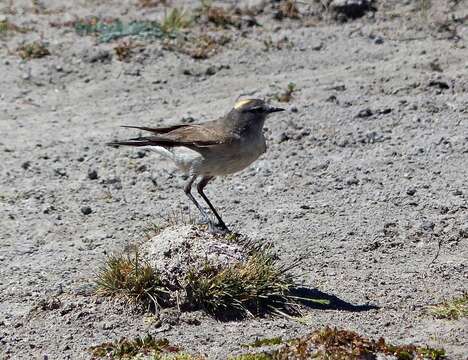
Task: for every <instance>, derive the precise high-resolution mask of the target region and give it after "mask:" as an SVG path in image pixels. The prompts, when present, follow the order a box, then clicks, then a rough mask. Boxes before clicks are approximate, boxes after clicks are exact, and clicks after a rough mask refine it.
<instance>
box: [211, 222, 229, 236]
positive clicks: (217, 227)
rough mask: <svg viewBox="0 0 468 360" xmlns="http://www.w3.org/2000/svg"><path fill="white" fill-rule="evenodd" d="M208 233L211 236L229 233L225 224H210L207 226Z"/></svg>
mask: <svg viewBox="0 0 468 360" xmlns="http://www.w3.org/2000/svg"><path fill="white" fill-rule="evenodd" d="M208 231H209V232H210V233H211V234H213V235H226V234H229V233H230V232H231V231H230V230H229V229H228V227H227V226H226V224H224V223H223V224H215V223H213V222H210V223H209V224H208Z"/></svg>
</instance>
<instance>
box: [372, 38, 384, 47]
mask: <svg viewBox="0 0 468 360" xmlns="http://www.w3.org/2000/svg"><path fill="white" fill-rule="evenodd" d="M383 43H384V39H383V37H381V36H377V37H376V38H375V39H374V44H376V45H382V44H383Z"/></svg>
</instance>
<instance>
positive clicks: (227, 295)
mask: <svg viewBox="0 0 468 360" xmlns="http://www.w3.org/2000/svg"><path fill="white" fill-rule="evenodd" d="M289 269H290V268H288V269H287V268H284V267H281V266H278V265H277V263H276V260H275V259H274V258H273V257H272V256H270V255H266V254H264V253H254V254H252V255H251V256H250V257H249V258H248V259H247V260H246V261H244V262H241V263H238V264H234V265H230V266H228V267H227V268H224V269H218V268H216V267H213V266H211V265H210V264H207V265H206V266H205V268H204V269H202V270H198V269H193V270H192V271H190V272H189V274H188V276H187V286H186V291H187V297H188V299H189V301H190V303H192V304H194V305H195V306H196V307H199V308H202V309H204V310H205V311H206V312H207V313H209V314H211V315H213V316H216V317H222V318H231V317H232V318H241V317H245V316H247V315H250V316H253V315H261V314H262V313H268V312H273V313H275V312H276V313H283V312H284V311H286V312H295V311H296V310H295V308H294V306H293V301H292V300H291V299H290V297H289V296H288V295H289V292H290V290H291V289H292V287H293V285H294V283H293V280H292V277H291V276H290V275H288V274H286V272H287V271H288V270H289Z"/></svg>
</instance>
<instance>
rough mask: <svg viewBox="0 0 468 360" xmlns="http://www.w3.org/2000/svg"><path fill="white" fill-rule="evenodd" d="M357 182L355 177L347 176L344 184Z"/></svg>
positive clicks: (355, 183)
mask: <svg viewBox="0 0 468 360" xmlns="http://www.w3.org/2000/svg"><path fill="white" fill-rule="evenodd" d="M358 184H359V180H358V179H356V178H355V177H349V178H347V179H346V185H349V186H351V185H358Z"/></svg>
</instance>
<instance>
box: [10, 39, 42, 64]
mask: <svg viewBox="0 0 468 360" xmlns="http://www.w3.org/2000/svg"><path fill="white" fill-rule="evenodd" d="M16 51H17V53H18V55H19V56H20V57H21V58H22V59H24V60H29V59H39V58H43V57H45V56H48V55H50V51H49V49H47V46H46V44H45V43H43V42H42V41H35V42H32V43H30V44H25V45H22V46H20V47H19V48H18V49H17V50H16Z"/></svg>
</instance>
